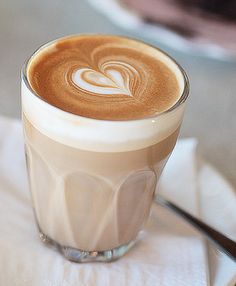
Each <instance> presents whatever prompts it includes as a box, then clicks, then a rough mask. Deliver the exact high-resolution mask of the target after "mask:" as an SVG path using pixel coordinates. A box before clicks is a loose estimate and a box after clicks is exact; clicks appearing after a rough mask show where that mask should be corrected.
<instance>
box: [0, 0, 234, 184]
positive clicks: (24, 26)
mask: <svg viewBox="0 0 236 286" xmlns="http://www.w3.org/2000/svg"><path fill="white" fill-rule="evenodd" d="M81 32H93V33H97V32H100V33H115V34H124V35H129V36H132V35H130V34H127V32H125V31H123V30H120V29H118V28H117V27H115V26H114V25H112V24H111V23H110V22H109V21H108V20H107V19H105V18H103V16H101V15H99V14H97V12H96V11H94V10H93V9H92V8H91V7H90V6H89V5H88V4H87V3H86V2H85V0H71V1H56V0H50V1H47V0H41V1H30V0H21V1H14V0H2V1H1V2H0V43H1V45H0V63H1V64H0V87H1V91H0V113H1V114H3V115H7V116H11V117H19V116H20V68H21V66H22V64H23V62H24V60H25V59H26V58H27V57H28V56H29V55H30V54H31V53H32V52H33V51H34V50H35V49H36V48H37V47H38V46H39V45H41V44H42V43H45V42H47V41H49V40H51V39H54V38H57V37H61V36H64V35H67V34H73V33H81ZM133 36H136V37H138V35H133ZM140 38H142V37H141V36H140ZM142 39H144V38H142ZM167 51H168V52H169V53H170V54H171V55H172V56H174V57H175V58H176V59H177V61H178V62H179V63H180V64H182V65H183V67H184V68H185V69H186V71H187V73H188V74H189V76H190V81H191V97H190V100H189V106H188V109H187V112H186V116H185V120H184V124H183V128H182V133H181V136H194V137H197V138H198V139H199V142H200V144H199V150H200V152H201V153H202V154H203V155H204V157H205V158H206V159H207V160H208V161H209V162H211V163H212V164H213V165H214V166H215V167H216V168H217V169H219V170H220V171H221V172H222V173H223V174H224V175H225V176H226V177H227V178H228V179H229V180H230V181H231V183H232V184H233V185H234V186H235V187H236V64H233V63H223V62H219V61H213V60H208V59H205V58H199V57H193V56H190V55H185V54H181V53H177V52H174V51H170V50H167Z"/></svg>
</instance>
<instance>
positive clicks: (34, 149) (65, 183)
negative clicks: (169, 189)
mask: <svg viewBox="0 0 236 286" xmlns="http://www.w3.org/2000/svg"><path fill="white" fill-rule="evenodd" d="M51 43H52V42H51ZM51 43H48V44H46V45H44V46H42V47H41V48H39V49H38V50H37V51H36V52H35V53H34V54H33V55H32V56H31V57H30V58H29V60H28V61H27V62H26V64H25V65H24V67H23V70H22V119H23V127H24V135H25V153H26V161H27V169H28V177H29V185H30V190H31V195H32V202H33V207H34V213H35V218H36V222H37V225H38V229H39V233H40V238H41V240H42V241H43V242H45V243H49V244H52V245H54V246H56V247H57V248H58V249H59V250H60V251H61V252H62V253H63V254H64V256H65V257H66V258H68V259H69V260H72V261H77V262H87V261H111V260H114V259H117V258H119V257H120V256H122V255H123V254H124V253H126V252H127V251H128V250H129V248H130V247H131V246H132V245H133V244H134V242H135V241H136V238H137V235H138V233H139V231H140V230H141V229H142V228H143V226H144V224H145V221H146V220H147V218H148V215H149V212H150V207H151V203H152V200H153V196H154V192H155V188H156V184H157V181H158V179H159V177H160V175H161V172H162V170H163V168H164V166H165V163H166V161H167V159H168V157H169V155H170V154H171V152H172V150H173V148H174V146H175V143H176V140H177V137H178V133H179V128H180V125H181V122H182V118H183V113H184V108H185V103H186V99H187V97H188V93H189V84H188V79H187V76H186V74H185V72H184V71H183V69H182V68H181V67H180V66H179V65H178V64H177V63H176V62H175V61H174V60H173V59H172V58H170V57H169V56H168V55H166V54H165V53H163V52H162V51H160V50H158V51H159V52H160V53H162V54H163V56H164V57H165V58H166V60H168V61H169V64H170V65H171V67H172V68H174V69H176V70H178V74H179V80H181V85H182V87H183V88H182V90H183V92H182V95H181V97H180V98H179V100H178V102H177V103H176V104H175V105H174V106H173V107H171V108H170V109H169V110H167V111H165V112H163V113H161V114H158V115H155V116H152V117H148V118H143V119H137V120H126V121H109V120H98V119H91V118H86V117H82V116H78V115H74V114H71V113H68V112H65V111H63V110H60V109H58V108H56V107H54V106H52V105H50V104H49V103H47V102H46V101H44V100H43V99H42V98H40V97H39V96H38V95H37V94H36V93H35V92H34V91H33V89H32V88H31V86H30V83H29V79H28V74H27V72H28V66H29V63H30V62H31V61H32V60H33V59H34V56H35V54H37V53H38V52H39V51H40V50H42V49H45V48H46V47H47V46H48V45H50V44H51ZM114 133H115V134H116V136H115V138H112V136H111V134H114ZM101 134H102V138H103V142H101V140H100V137H101ZM134 134H142V140H141V139H140V138H136V137H135V136H134ZM104 138H105V140H104ZM106 139H107V142H109V144H105V143H104V142H106ZM127 142H131V143H130V144H127ZM111 146H112V147H111Z"/></svg>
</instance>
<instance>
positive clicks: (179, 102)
mask: <svg viewBox="0 0 236 286" xmlns="http://www.w3.org/2000/svg"><path fill="white" fill-rule="evenodd" d="M80 36H104V37H109V36H112V37H118V38H123V39H128V40H132V41H136V42H139V43H142V44H145V45H147V46H149V47H151V48H154V49H156V50H158V51H159V52H160V53H162V54H163V55H165V56H166V57H167V58H169V59H170V60H171V61H172V62H173V63H174V64H175V65H176V66H177V68H178V69H179V71H180V73H181V75H182V77H183V85H184V88H183V91H182V94H181V96H180V97H179V99H178V100H177V102H176V103H175V104H174V105H172V106H171V107H170V108H168V109H167V110H164V111H162V112H159V113H156V114H152V115H150V116H145V117H140V118H134V119H132V118H131V119H124V120H116V119H99V118H93V117H86V116H83V115H79V114H75V113H72V112H69V111H66V110H63V109H61V108H59V107H57V106H54V105H52V104H50V103H49V102H48V101H46V100H45V99H44V98H42V97H41V96H40V95H39V94H38V93H37V92H36V91H34V89H33V88H32V87H31V84H30V81H29V79H28V76H27V70H28V67H29V64H30V62H31V60H32V59H33V58H34V56H35V55H37V53H38V52H40V51H41V50H43V49H44V48H47V47H49V46H50V45H52V44H54V43H56V42H57V41H60V40H63V39H67V38H72V37H80ZM21 79H22V80H23V81H24V83H25V85H26V87H27V89H28V90H29V91H30V93H31V95H33V96H35V97H36V98H38V99H39V100H40V101H42V102H43V103H45V104H46V105H49V106H50V107H51V108H53V109H55V110H58V111H60V112H62V113H65V114H68V115H72V116H76V117H78V118H84V119H88V120H91V121H93V120H95V121H100V122H102V121H104V122H114V123H115V122H130V121H143V120H149V119H156V118H158V117H161V116H163V115H165V114H168V113H170V112H171V111H173V110H175V109H177V108H178V107H179V106H181V105H182V104H183V103H184V102H185V101H186V100H187V98H188V97H189V90H190V86H189V78H188V76H187V74H186V72H185V70H184V69H183V68H182V66H181V65H180V64H179V63H178V62H177V61H176V60H175V59H174V58H173V57H172V56H170V55H169V54H168V53H166V52H165V51H163V50H162V49H160V48H158V47H156V46H154V45H152V44H149V43H146V42H145V41H142V40H140V39H136V38H133V37H128V36H123V35H118V34H102V33H81V34H71V35H68V36H64V37H59V38H56V39H55V40H52V41H49V42H46V43H44V44H42V45H40V46H39V47H38V48H37V49H36V50H35V51H34V52H33V53H32V54H31V55H30V56H29V57H28V58H27V59H26V61H25V63H24V64H23V67H22V69H21Z"/></svg>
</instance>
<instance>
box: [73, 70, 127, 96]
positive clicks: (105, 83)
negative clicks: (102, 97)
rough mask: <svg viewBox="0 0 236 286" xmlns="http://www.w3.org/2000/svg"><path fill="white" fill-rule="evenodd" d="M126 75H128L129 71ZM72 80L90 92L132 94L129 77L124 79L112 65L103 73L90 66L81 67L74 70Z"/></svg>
mask: <svg viewBox="0 0 236 286" xmlns="http://www.w3.org/2000/svg"><path fill="white" fill-rule="evenodd" d="M124 75H125V76H126V77H127V76H128V74H127V73H124ZM72 80H73V82H74V83H75V84H76V85H77V86H78V87H79V88H81V89H83V90H85V91H88V92H92V93H96V94H110V95H113V94H124V95H129V96H132V94H131V92H130V89H129V78H126V79H124V77H123V76H122V74H121V72H120V71H119V70H118V69H117V70H116V69H115V66H110V67H109V68H107V69H106V71H104V72H103V73H102V72H98V71H95V70H93V69H90V68H81V69H78V70H76V71H75V72H74V74H73V76H72Z"/></svg>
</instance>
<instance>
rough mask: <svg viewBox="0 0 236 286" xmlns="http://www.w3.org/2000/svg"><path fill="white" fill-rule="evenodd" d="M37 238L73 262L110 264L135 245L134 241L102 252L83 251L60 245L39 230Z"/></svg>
mask: <svg viewBox="0 0 236 286" xmlns="http://www.w3.org/2000/svg"><path fill="white" fill-rule="evenodd" d="M39 237H40V239H41V241H42V242H43V243H46V244H48V245H51V246H53V247H56V248H57V249H58V250H59V251H60V252H61V253H62V254H63V255H64V256H65V258H67V259H68V260H70V261H73V262H111V261H114V260H117V259H118V258H120V257H121V256H123V255H124V254H125V253H126V252H127V251H128V250H129V249H130V248H131V247H132V246H133V245H134V243H135V241H130V242H129V243H127V244H125V245H121V246H119V247H117V248H113V249H110V250H104V251H84V250H81V249H76V248H72V247H68V246H63V245H60V244H58V243H57V242H56V241H54V240H53V239H51V238H50V237H48V236H47V235H45V234H44V233H43V232H42V231H41V230H40V231H39Z"/></svg>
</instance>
